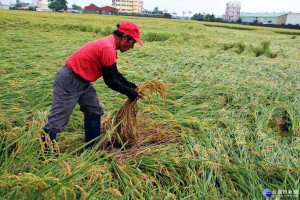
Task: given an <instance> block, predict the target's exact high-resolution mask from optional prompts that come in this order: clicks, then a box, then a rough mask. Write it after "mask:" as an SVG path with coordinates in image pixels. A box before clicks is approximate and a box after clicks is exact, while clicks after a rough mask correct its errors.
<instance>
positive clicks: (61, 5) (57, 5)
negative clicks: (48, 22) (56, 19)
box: [48, 0, 68, 12]
mask: <svg viewBox="0 0 300 200" xmlns="http://www.w3.org/2000/svg"><path fill="white" fill-rule="evenodd" d="M48 2H50V4H49V5H48V7H49V8H50V9H52V10H53V11H55V12H57V11H59V10H67V9H68V6H67V4H68V2H67V1H66V0H48Z"/></svg>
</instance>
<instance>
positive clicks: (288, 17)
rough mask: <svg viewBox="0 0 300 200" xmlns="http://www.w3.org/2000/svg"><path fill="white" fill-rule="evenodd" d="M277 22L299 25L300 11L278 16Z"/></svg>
mask: <svg viewBox="0 0 300 200" xmlns="http://www.w3.org/2000/svg"><path fill="white" fill-rule="evenodd" d="M276 24H284V25H298V26H299V24H300V13H287V14H284V15H280V16H278V17H277V21H276Z"/></svg>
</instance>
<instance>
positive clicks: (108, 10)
mask: <svg viewBox="0 0 300 200" xmlns="http://www.w3.org/2000/svg"><path fill="white" fill-rule="evenodd" d="M116 12H118V10H117V9H116V8H114V7H111V6H104V7H101V8H100V7H98V6H94V5H90V6H85V7H84V13H85V14H102V15H113V14H115V13H116Z"/></svg>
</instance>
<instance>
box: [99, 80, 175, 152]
mask: <svg viewBox="0 0 300 200" xmlns="http://www.w3.org/2000/svg"><path fill="white" fill-rule="evenodd" d="M166 91H167V86H166V84H165V83H164V82H162V81H159V80H156V79H154V80H150V81H147V82H146V83H144V84H142V85H141V86H140V88H139V90H138V92H143V93H144V94H145V97H146V98H147V99H148V101H149V104H150V103H151V100H154V99H155V97H154V92H155V93H156V95H157V98H158V97H159V95H160V96H161V97H162V98H163V99H164V101H165V99H166ZM146 98H144V100H145V101H146ZM138 111H139V107H138V104H137V101H133V102H132V101H130V100H129V99H127V101H126V102H125V103H124V105H123V106H122V107H121V109H120V110H119V112H118V113H117V116H116V118H115V119H114V120H111V121H109V120H106V121H105V123H103V126H104V127H106V128H107V127H109V126H110V125H111V126H117V128H116V130H115V131H114V133H112V135H111V137H110V138H109V139H108V140H106V141H104V142H103V143H102V144H101V145H100V149H106V148H108V147H114V146H122V145H123V144H125V147H126V148H131V147H133V146H136V147H138V146H141V145H142V144H145V143H147V144H149V143H153V142H156V141H161V142H162V141H165V140H166V138H169V135H168V133H166V131H167V130H164V131H161V128H159V127H161V125H156V124H154V123H153V122H152V121H150V119H149V118H146V117H145V116H144V113H143V112H138ZM104 129H105V128H104ZM168 130H170V129H169V128H168ZM103 131H105V130H103ZM171 132H172V131H171V130H170V133H171ZM177 133H178V132H177ZM170 135H171V134H170ZM177 135H178V136H179V133H178V134H177ZM103 137H104V136H103ZM157 137H159V138H160V139H158V138H157Z"/></svg>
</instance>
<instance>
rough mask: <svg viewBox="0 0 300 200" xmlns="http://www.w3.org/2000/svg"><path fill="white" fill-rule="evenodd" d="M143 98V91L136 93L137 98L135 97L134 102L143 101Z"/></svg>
mask: <svg viewBox="0 0 300 200" xmlns="http://www.w3.org/2000/svg"><path fill="white" fill-rule="evenodd" d="M144 98H145V94H144V92H143V91H140V92H138V96H137V97H136V99H135V100H139V99H144Z"/></svg>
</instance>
